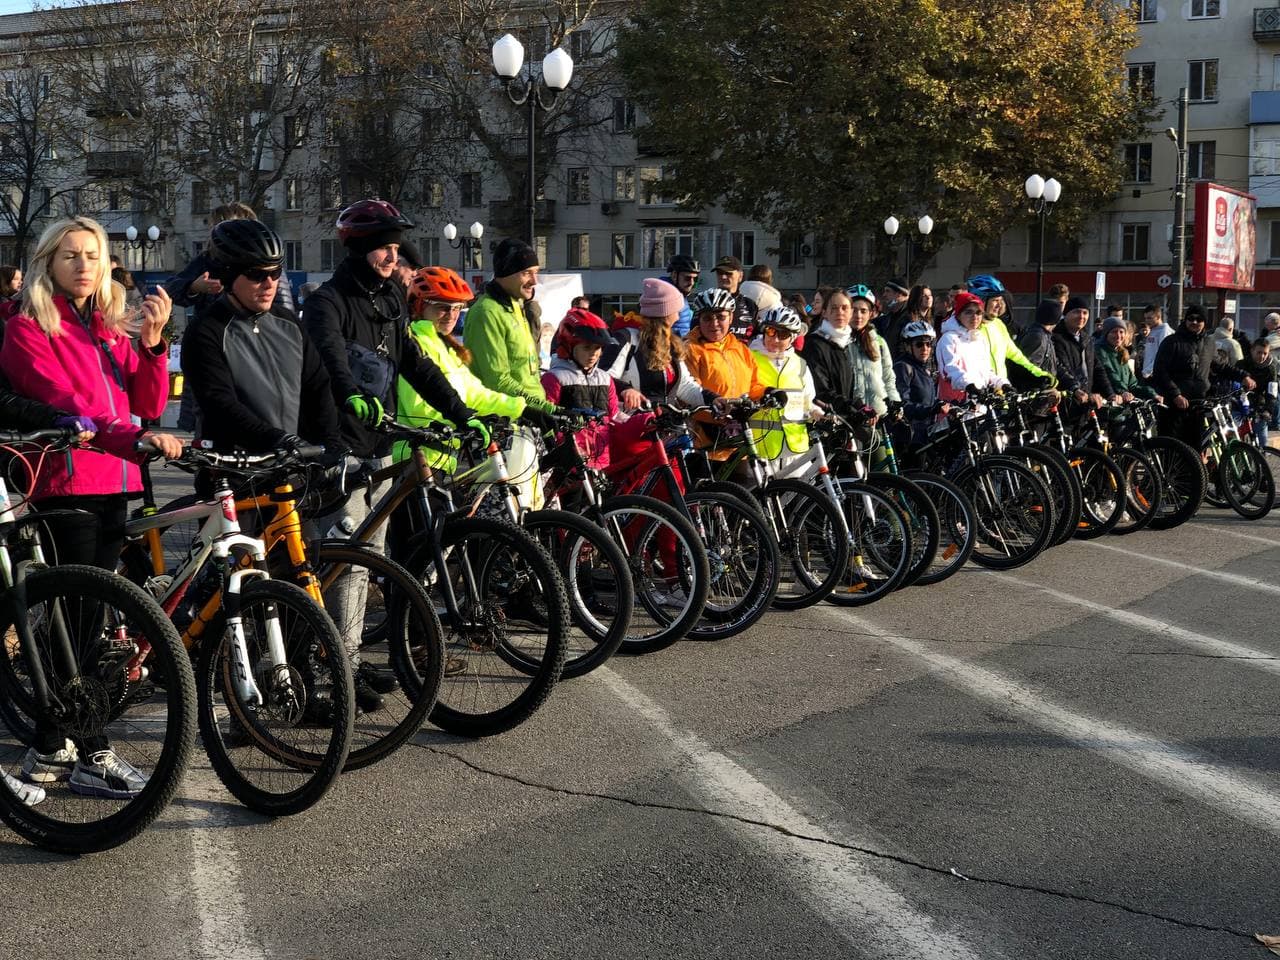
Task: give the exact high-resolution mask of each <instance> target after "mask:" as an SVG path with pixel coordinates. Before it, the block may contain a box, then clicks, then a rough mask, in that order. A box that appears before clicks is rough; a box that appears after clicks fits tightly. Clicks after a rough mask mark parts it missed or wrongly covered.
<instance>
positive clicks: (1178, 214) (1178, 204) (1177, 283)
mask: <svg viewBox="0 0 1280 960" xmlns="http://www.w3.org/2000/svg"><path fill="white" fill-rule="evenodd" d="M1170 132H1171V133H1172V131H1170ZM1172 139H1173V141H1174V143H1175V144H1176V145H1177V147H1178V182H1177V186H1175V187H1174V190H1173V203H1174V207H1173V316H1172V317H1170V318H1169V320H1170V321H1175V320H1176V321H1179V322H1180V321H1181V320H1182V294H1183V291H1184V290H1185V289H1186V283H1187V88H1186V87H1183V88H1182V89H1181V90H1179V91H1178V134H1177V136H1176V137H1174V138H1172ZM1201 226H1202V227H1203V224H1202V225H1201Z"/></svg>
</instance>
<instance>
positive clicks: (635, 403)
mask: <svg viewBox="0 0 1280 960" xmlns="http://www.w3.org/2000/svg"><path fill="white" fill-rule="evenodd" d="M646 403H647V401H646V400H645V398H644V394H643V393H641V392H640V391H639V390H636V389H634V388H631V387H628V388H627V389H626V390H623V391H622V409H623V410H626V411H627V413H632V412H634V411H636V410H640V409H642V408H643V407H644V406H646Z"/></svg>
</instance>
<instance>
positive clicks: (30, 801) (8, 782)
mask: <svg viewBox="0 0 1280 960" xmlns="http://www.w3.org/2000/svg"><path fill="white" fill-rule="evenodd" d="M4 785H5V786H6V787H8V788H9V789H10V790H12V791H13V793H14V795H15V796H16V797H17V798H18V799H19V800H21V801H22V802H23V803H25V804H26V805H27V806H28V807H34V806H35V805H36V804H37V803H40V802H42V801H43V800H44V796H45V794H44V788H43V787H37V786H36V785H35V784H33V783H23V782H22V781H21V780H19V779H18V778H17V777H11V776H10V775H9V774H7V773H6V774H5V775H4Z"/></svg>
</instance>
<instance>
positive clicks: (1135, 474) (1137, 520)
mask: <svg viewBox="0 0 1280 960" xmlns="http://www.w3.org/2000/svg"><path fill="white" fill-rule="evenodd" d="M1111 459H1113V460H1114V461H1115V462H1116V465H1117V466H1118V467H1119V468H1120V472H1121V473H1123V474H1124V484H1125V509H1124V512H1123V514H1122V515H1121V517H1120V520H1119V522H1118V523H1117V524H1116V525H1115V527H1114V528H1112V530H1111V532H1112V533H1113V534H1116V535H1117V536H1126V535H1128V534H1130V533H1137V532H1138V531H1139V530H1145V529H1146V528H1147V527H1148V526H1149V525H1150V524H1151V521H1152V520H1154V519H1155V517H1156V514H1157V513H1159V511H1160V506H1161V503H1162V501H1163V499H1164V483H1163V482H1162V481H1161V479H1160V472H1159V470H1158V469H1157V468H1156V466H1155V464H1153V463H1152V462H1151V458H1150V457H1148V456H1147V455H1146V454H1145V453H1142V452H1141V451H1140V450H1138V449H1136V448H1134V447H1112V448H1111Z"/></svg>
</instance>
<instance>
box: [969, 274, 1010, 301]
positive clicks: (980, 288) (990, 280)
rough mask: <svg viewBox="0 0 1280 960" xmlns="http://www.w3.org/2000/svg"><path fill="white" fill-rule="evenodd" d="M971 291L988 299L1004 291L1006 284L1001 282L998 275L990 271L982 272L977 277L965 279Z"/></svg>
mask: <svg viewBox="0 0 1280 960" xmlns="http://www.w3.org/2000/svg"><path fill="white" fill-rule="evenodd" d="M965 284H966V286H968V288H969V292H970V293H972V294H975V295H977V296H979V297H981V298H982V299H983V300H986V299H988V298H990V297H994V296H996V295H997V294H1001V293H1004V284H1003V283H1001V282H1000V279H999V278H998V277H995V276H993V275H991V274H989V273H980V274H978V275H977V276H976V277H970V278H969V279H968V280H967V281H965Z"/></svg>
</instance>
